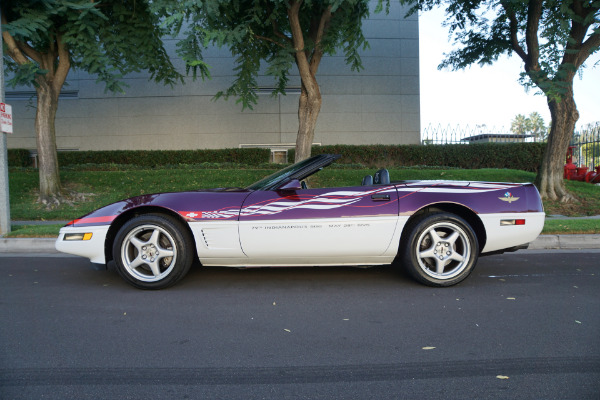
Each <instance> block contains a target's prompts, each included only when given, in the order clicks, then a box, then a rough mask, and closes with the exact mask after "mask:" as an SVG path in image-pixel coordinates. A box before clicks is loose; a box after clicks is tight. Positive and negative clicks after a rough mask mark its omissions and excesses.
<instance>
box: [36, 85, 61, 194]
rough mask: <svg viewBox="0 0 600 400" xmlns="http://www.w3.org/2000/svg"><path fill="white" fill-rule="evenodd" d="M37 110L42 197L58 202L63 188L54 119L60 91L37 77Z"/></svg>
mask: <svg viewBox="0 0 600 400" xmlns="http://www.w3.org/2000/svg"><path fill="white" fill-rule="evenodd" d="M37 82H38V86H37V88H36V92H37V112H36V115H35V132H36V135H37V152H38V169H39V178H40V198H39V200H40V201H41V202H42V203H44V204H58V203H60V201H61V200H62V188H61V184H60V174H59V170H58V157H57V154H56V132H55V128H54V121H55V119H56V110H57V108H58V93H55V91H54V90H53V88H52V85H50V84H48V83H47V82H45V81H44V79H43V78H39V79H37Z"/></svg>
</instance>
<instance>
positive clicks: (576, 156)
mask: <svg viewBox="0 0 600 400" xmlns="http://www.w3.org/2000/svg"><path fill="white" fill-rule="evenodd" d="M570 145H571V146H573V164H575V165H577V166H578V167H588V171H591V170H593V169H594V168H596V167H598V166H600V122H596V123H595V124H589V125H587V126H585V127H583V128H582V129H580V130H578V131H575V134H574V135H573V139H571V144H570Z"/></svg>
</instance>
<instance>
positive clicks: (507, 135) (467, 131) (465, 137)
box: [421, 125, 540, 145]
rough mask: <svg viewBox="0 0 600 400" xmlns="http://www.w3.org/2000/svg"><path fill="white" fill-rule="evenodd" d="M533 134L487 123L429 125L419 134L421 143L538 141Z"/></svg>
mask: <svg viewBox="0 0 600 400" xmlns="http://www.w3.org/2000/svg"><path fill="white" fill-rule="evenodd" d="M539 140H540V138H537V137H536V136H535V135H530V134H514V133H512V132H511V131H510V130H509V129H507V128H505V127H503V126H501V127H495V126H493V127H488V126H487V125H475V126H474V127H471V126H469V125H467V126H460V125H457V126H451V125H447V126H442V125H437V126H436V125H429V126H428V127H427V128H425V129H424V130H423V132H422V135H421V144H425V145H428V144H458V143H462V144H469V143H493V142H496V143H497V142H501V143H514V142H535V141H539Z"/></svg>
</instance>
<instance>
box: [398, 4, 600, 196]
mask: <svg viewBox="0 0 600 400" xmlns="http://www.w3.org/2000/svg"><path fill="white" fill-rule="evenodd" d="M401 3H404V4H412V6H413V8H412V12H416V11H417V10H429V9H432V8H433V7H438V6H441V7H445V8H446V13H447V20H446V23H447V25H448V27H449V29H450V33H451V35H452V37H453V38H454V44H455V45H456V46H457V48H456V49H455V50H453V51H451V52H450V53H449V54H447V57H446V59H445V60H444V61H443V62H442V63H441V65H440V68H443V67H452V68H454V69H461V68H465V67H467V66H469V65H472V64H480V65H485V64H493V63H494V62H495V61H496V60H497V59H498V57H500V55H502V54H509V55H511V54H514V55H516V56H517V57H519V58H520V59H521V60H522V62H523V67H524V72H523V73H522V74H521V81H522V83H523V84H524V85H526V86H534V87H536V88H537V89H539V90H540V91H541V92H542V93H543V94H544V95H545V96H546V98H547V100H548V107H549V109H550V115H551V117H552V124H551V131H550V134H549V136H548V145H547V150H546V153H545V155H544V160H543V162H542V168H541V169H540V172H539V174H538V177H537V180H536V183H537V185H538V188H539V189H540V193H541V195H542V196H543V197H547V198H550V199H554V200H556V199H560V200H562V201H568V200H569V199H570V198H569V195H568V193H567V192H566V190H565V186H564V182H563V179H562V174H563V171H562V165H563V163H564V157H565V154H566V151H567V147H568V145H569V141H570V139H571V136H572V135H573V131H574V128H575V123H576V122H577V120H578V119H579V113H578V111H577V107H576V105H575V100H574V94H573V79H574V77H575V75H576V74H577V72H578V71H580V68H581V67H582V66H583V64H584V63H585V61H586V60H587V59H588V58H589V56H590V55H591V54H593V53H595V52H597V51H598V49H599V47H600V2H599V1H598V0H528V1H526V0H470V1H462V0H401Z"/></svg>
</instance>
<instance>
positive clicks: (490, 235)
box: [479, 212, 546, 253]
mask: <svg viewBox="0 0 600 400" xmlns="http://www.w3.org/2000/svg"><path fill="white" fill-rule="evenodd" d="M479 217H480V218H481V221H482V222H483V225H484V227H485V232H486V235H487V241H486V244H485V247H484V248H483V249H482V251H481V253H490V252H494V251H498V250H505V249H510V248H514V247H519V246H522V245H525V244H528V243H530V242H533V241H534V240H535V239H536V238H537V237H538V236H539V234H540V233H541V232H542V229H543V228H544V221H545V219H546V214H545V213H543V212H535V213H497V214H480V215H479ZM516 219H524V220H525V224H524V225H502V224H501V221H503V220H516ZM505 251H506V250H505Z"/></svg>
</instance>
